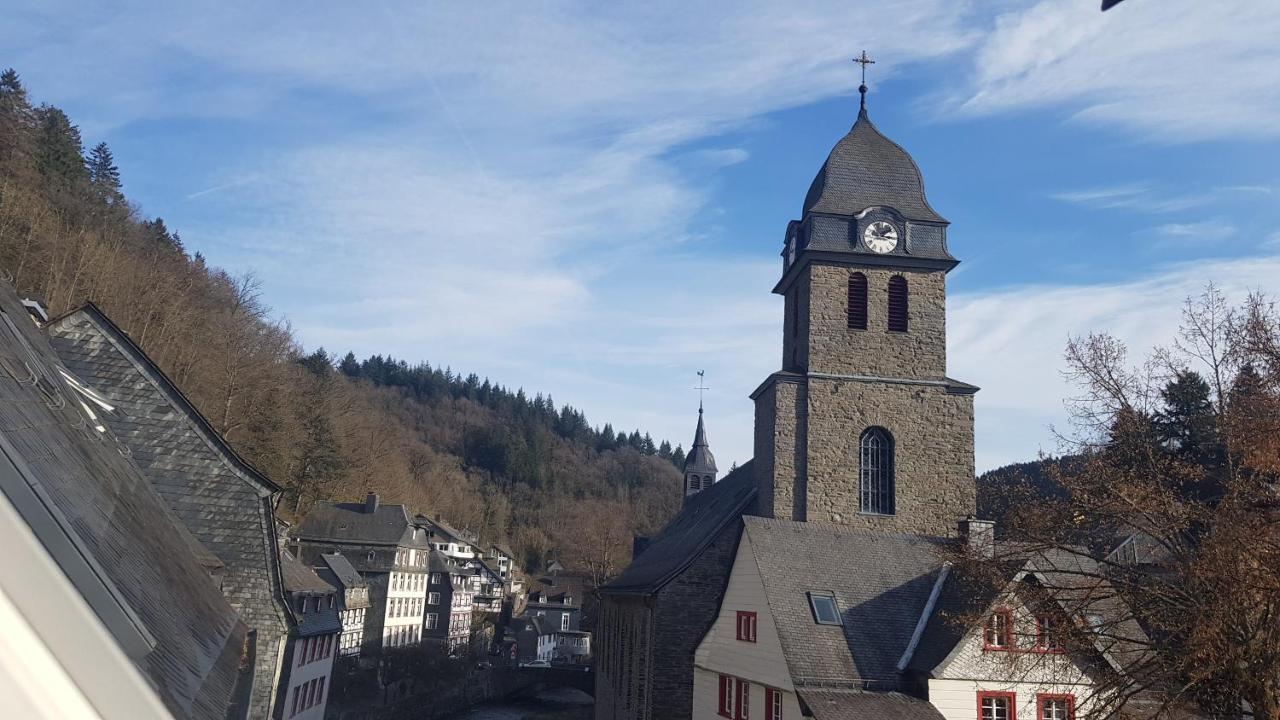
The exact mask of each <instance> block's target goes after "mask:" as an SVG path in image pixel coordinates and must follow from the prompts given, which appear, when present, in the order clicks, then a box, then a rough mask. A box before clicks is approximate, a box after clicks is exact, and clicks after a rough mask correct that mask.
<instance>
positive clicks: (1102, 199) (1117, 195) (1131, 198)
mask: <svg viewBox="0 0 1280 720" xmlns="http://www.w3.org/2000/svg"><path fill="white" fill-rule="evenodd" d="M1270 193H1271V188H1269V187H1265V186H1260V185H1237V186H1224V187H1212V188H1206V189H1203V190H1199V191H1196V192H1186V191H1185V190H1183V191H1181V192H1176V193H1174V192H1162V191H1160V190H1158V189H1155V188H1153V187H1152V186H1151V185H1150V184H1148V183H1127V184H1123V185H1109V186H1103V187H1096V188H1085V189H1082V190H1068V191H1062V192H1055V193H1050V194H1049V197H1050V198H1052V199H1054V200H1060V201H1062V202H1065V203H1071V204H1073V205H1083V206H1085V207H1091V208H1096V209H1100V210H1111V209H1126V210H1133V211H1135V212H1141V213H1149V214H1160V213H1172V212H1179V211H1182V210H1190V209H1193V208H1199V207H1205V206H1208V205H1213V204H1217V203H1223V202H1242V201H1244V202H1247V201H1252V200H1256V199H1259V198H1261V197H1264V196H1267V195H1269V194H1270Z"/></svg>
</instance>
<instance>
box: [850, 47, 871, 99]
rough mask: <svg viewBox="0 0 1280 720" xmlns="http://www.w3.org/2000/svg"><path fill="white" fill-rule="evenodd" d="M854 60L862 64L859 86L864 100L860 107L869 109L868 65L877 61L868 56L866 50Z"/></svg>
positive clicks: (859, 91)
mask: <svg viewBox="0 0 1280 720" xmlns="http://www.w3.org/2000/svg"><path fill="white" fill-rule="evenodd" d="M853 61H854V62H856V63H858V64H859V65H861V66H862V84H861V85H859V86H858V93H859V94H860V95H862V101H861V103H860V105H859V108H860V109H862V110H866V109H867V66H868V65H875V64H876V61H875V60H872V59H871V58H870V57H868V56H867V51H866V50H863V51H862V55H861V56H860V57H856V58H854V59H853Z"/></svg>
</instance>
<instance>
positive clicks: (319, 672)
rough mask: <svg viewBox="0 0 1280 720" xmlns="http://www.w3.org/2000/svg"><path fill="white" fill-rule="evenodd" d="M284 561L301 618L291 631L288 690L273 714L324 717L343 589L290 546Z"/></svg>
mask: <svg viewBox="0 0 1280 720" xmlns="http://www.w3.org/2000/svg"><path fill="white" fill-rule="evenodd" d="M280 560H281V562H280V565H281V568H282V571H283V578H284V588H285V592H286V593H287V594H288V598H289V603H290V606H291V607H292V608H293V611H294V617H296V618H297V623H296V624H295V625H294V628H293V631H292V632H291V633H290V634H289V641H288V646H287V649H286V651H285V663H284V669H283V671H282V672H281V678H280V681H281V687H282V688H283V691H282V692H281V694H280V699H279V701H278V702H277V703H276V708H275V713H274V715H273V717H275V718H278V719H280V720H294V719H296V720H323V718H324V715H325V707H326V706H327V705H328V702H329V690H330V689H331V687H332V685H333V683H332V677H333V662H334V659H335V658H336V657H337V656H338V645H339V640H340V637H341V633H342V620H341V618H340V617H339V612H340V610H339V602H338V589H337V588H336V587H334V586H333V585H331V584H329V583H328V582H326V581H324V580H323V579H321V577H320V576H319V575H318V574H317V573H316V572H315V571H314V570H312V569H311V568H309V567H307V566H306V565H303V564H302V563H301V562H300V561H299V560H297V559H296V558H294V557H293V555H292V554H291V553H289V551H288V550H282V551H281V555H280Z"/></svg>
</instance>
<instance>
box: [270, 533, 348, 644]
mask: <svg viewBox="0 0 1280 720" xmlns="http://www.w3.org/2000/svg"><path fill="white" fill-rule="evenodd" d="M280 570H281V572H282V574H283V575H284V585H285V590H287V591H289V592H290V593H297V594H298V595H308V596H316V595H319V596H320V597H322V598H326V597H329V596H333V595H334V594H335V593H336V592H337V588H335V587H334V586H332V585H330V584H329V583H328V582H326V581H325V580H324V579H322V578H321V577H320V576H319V575H317V574H316V572H315V571H314V570H312V569H311V568H309V567H307V566H306V565H305V564H303V563H302V561H300V560H298V559H297V558H295V557H294V556H293V554H292V553H290V552H289V551H288V550H281V551H280ZM294 615H295V617H296V618H297V624H296V627H295V633H296V634H297V636H298V637H310V636H312V635H329V634H332V633H336V632H342V619H341V617H340V616H339V604H338V602H337V598H334V604H333V606H332V607H330V606H329V604H328V603H327V602H324V601H322V605H321V606H320V607H319V608H318V609H316V610H312V611H311V612H295V613H294Z"/></svg>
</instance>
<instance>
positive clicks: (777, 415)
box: [752, 85, 977, 535]
mask: <svg viewBox="0 0 1280 720" xmlns="http://www.w3.org/2000/svg"><path fill="white" fill-rule="evenodd" d="M859 89H860V90H861V92H862V93H863V103H862V108H861V110H860V111H859V113H858V118H857V121H856V122H855V123H854V125H853V128H852V129H851V130H850V131H849V133H848V134H847V135H845V136H844V137H843V138H842V139H841V140H840V141H839V142H838V143H836V146H835V148H834V149H833V150H832V151H831V155H830V156H829V157H828V158H827V161H826V162H825V163H824V164H823V165H822V168H821V169H819V171H818V174H817V177H815V178H814V180H813V184H812V185H811V186H810V187H809V192H808V194H807V195H806V197H805V200H804V207H803V211H802V214H801V217H800V219H799V220H793V221H791V222H790V223H789V224H788V226H787V231H786V236H785V239H784V246H783V252H782V256H783V265H782V277H781V279H780V280H779V281H778V284H777V285H776V286H775V287H774V289H773V292H775V293H778V294H780V295H782V296H783V298H784V306H785V307H784V312H785V315H784V321H783V341H782V370H780V371H779V372H776V373H774V374H773V375H770V376H769V378H768V379H766V380H765V382H764V383H763V384H761V385H760V387H759V388H758V389H757V390H756V391H755V392H754V393H752V399H753V400H754V401H755V404H756V431H755V464H754V469H755V473H756V485H757V489H758V494H757V503H758V514H760V515H764V516H767V517H779V518H788V519H794V520H801V521H805V520H807V521H817V522H829V523H839V524H845V525H853V526H858V527H863V528H868V529H878V530H884V531H887V532H909V533H923V534H932V535H948V534H951V533H953V532H954V529H955V528H956V526H957V521H958V520H959V519H960V518H963V517H965V516H966V515H969V514H972V513H973V512H974V511H975V502H976V499H975V486H974V477H973V395H974V393H975V392H977V388H976V387H973V386H972V385H967V384H965V383H962V382H959V381H956V380H952V379H950V378H948V377H947V375H946V365H947V357H946V276H947V273H948V272H949V271H950V270H951V269H952V268H954V267H955V266H956V265H957V264H958V262H959V261H957V260H956V259H955V258H954V257H952V256H951V254H950V252H949V251H948V249H947V225H948V223H947V221H946V220H945V219H944V218H943V217H942V216H941V215H939V214H938V213H937V212H936V211H934V209H933V208H932V207H931V206H930V205H929V202H928V200H926V199H925V193H924V181H923V178H922V177H921V174H920V168H919V167H917V166H916V164H915V161H914V160H912V159H911V156H910V155H908V154H907V152H906V151H905V150H903V149H902V148H901V147H900V146H898V145H897V144H896V143H894V142H893V141H891V140H889V139H888V138H887V137H885V136H884V135H883V134H881V132H880V131H879V130H878V129H877V128H876V126H875V125H873V124H872V123H871V119H870V117H869V116H868V114H867V110H866V86H865V85H863V86H862V87H861V88H859Z"/></svg>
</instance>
